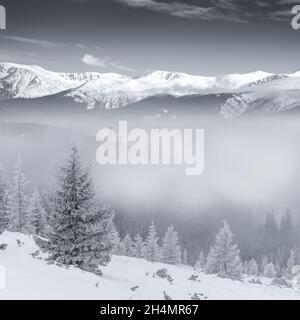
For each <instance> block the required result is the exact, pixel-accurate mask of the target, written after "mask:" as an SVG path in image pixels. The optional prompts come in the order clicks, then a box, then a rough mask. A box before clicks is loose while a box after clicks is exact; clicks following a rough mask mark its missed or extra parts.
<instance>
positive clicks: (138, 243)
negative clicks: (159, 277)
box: [133, 234, 145, 258]
mask: <svg viewBox="0 0 300 320" xmlns="http://www.w3.org/2000/svg"><path fill="white" fill-rule="evenodd" d="M144 245H145V244H144V241H143V239H142V237H141V236H140V235H139V234H137V235H136V236H135V237H134V241H133V252H134V256H135V257H136V258H142V257H143V250H144Z"/></svg>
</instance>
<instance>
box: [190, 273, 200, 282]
mask: <svg viewBox="0 0 300 320" xmlns="http://www.w3.org/2000/svg"><path fill="white" fill-rule="evenodd" d="M198 278H199V276H197V275H195V274H192V275H191V276H190V277H189V280H191V281H198Z"/></svg>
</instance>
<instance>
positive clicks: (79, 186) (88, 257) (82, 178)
mask: <svg viewBox="0 0 300 320" xmlns="http://www.w3.org/2000/svg"><path fill="white" fill-rule="evenodd" d="M94 197H95V195H94V191H93V184H92V179H91V174H90V170H89V168H84V167H83V165H82V164H81V161H80V157H79V152H78V148H77V147H76V146H75V145H74V146H73V147H72V150H71V154H70V155H69V157H68V158H67V160H66V163H65V164H64V165H63V166H62V167H61V169H60V173H59V175H58V185H57V190H56V194H55V197H54V212H53V214H52V216H51V231H50V245H49V251H50V255H51V258H52V259H54V260H56V261H59V262H61V263H63V264H67V265H75V266H77V267H79V268H81V269H84V270H87V271H92V272H99V265H107V264H108V262H109V261H110V254H111V250H112V248H113V243H112V238H111V236H110V233H111V232H112V230H113V221H112V220H113V218H114V212H113V210H112V209H111V208H110V207H109V206H104V207H103V208H101V209H100V208H99V207H97V206H96V205H95V203H94V202H95V200H94Z"/></svg>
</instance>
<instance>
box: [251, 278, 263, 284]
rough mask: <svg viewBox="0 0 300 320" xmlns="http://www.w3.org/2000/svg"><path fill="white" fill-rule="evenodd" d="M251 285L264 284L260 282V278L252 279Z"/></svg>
mask: <svg viewBox="0 0 300 320" xmlns="http://www.w3.org/2000/svg"><path fill="white" fill-rule="evenodd" d="M249 283H254V284H262V282H261V281H260V279H259V278H256V279H255V278H253V279H251V280H250V281H249Z"/></svg>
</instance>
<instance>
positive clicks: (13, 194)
mask: <svg viewBox="0 0 300 320" xmlns="http://www.w3.org/2000/svg"><path fill="white" fill-rule="evenodd" d="M12 180H13V181H12V186H11V190H10V194H9V197H8V210H9V214H10V229H11V230H12V231H18V232H25V231H26V230H25V224H26V215H27V213H28V195H27V192H26V186H27V185H28V184H29V181H28V180H27V179H26V177H25V174H24V173H23V165H22V159H21V157H20V156H19V157H18V159H17V164H16V166H15V170H14V174H13V179H12Z"/></svg>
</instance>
